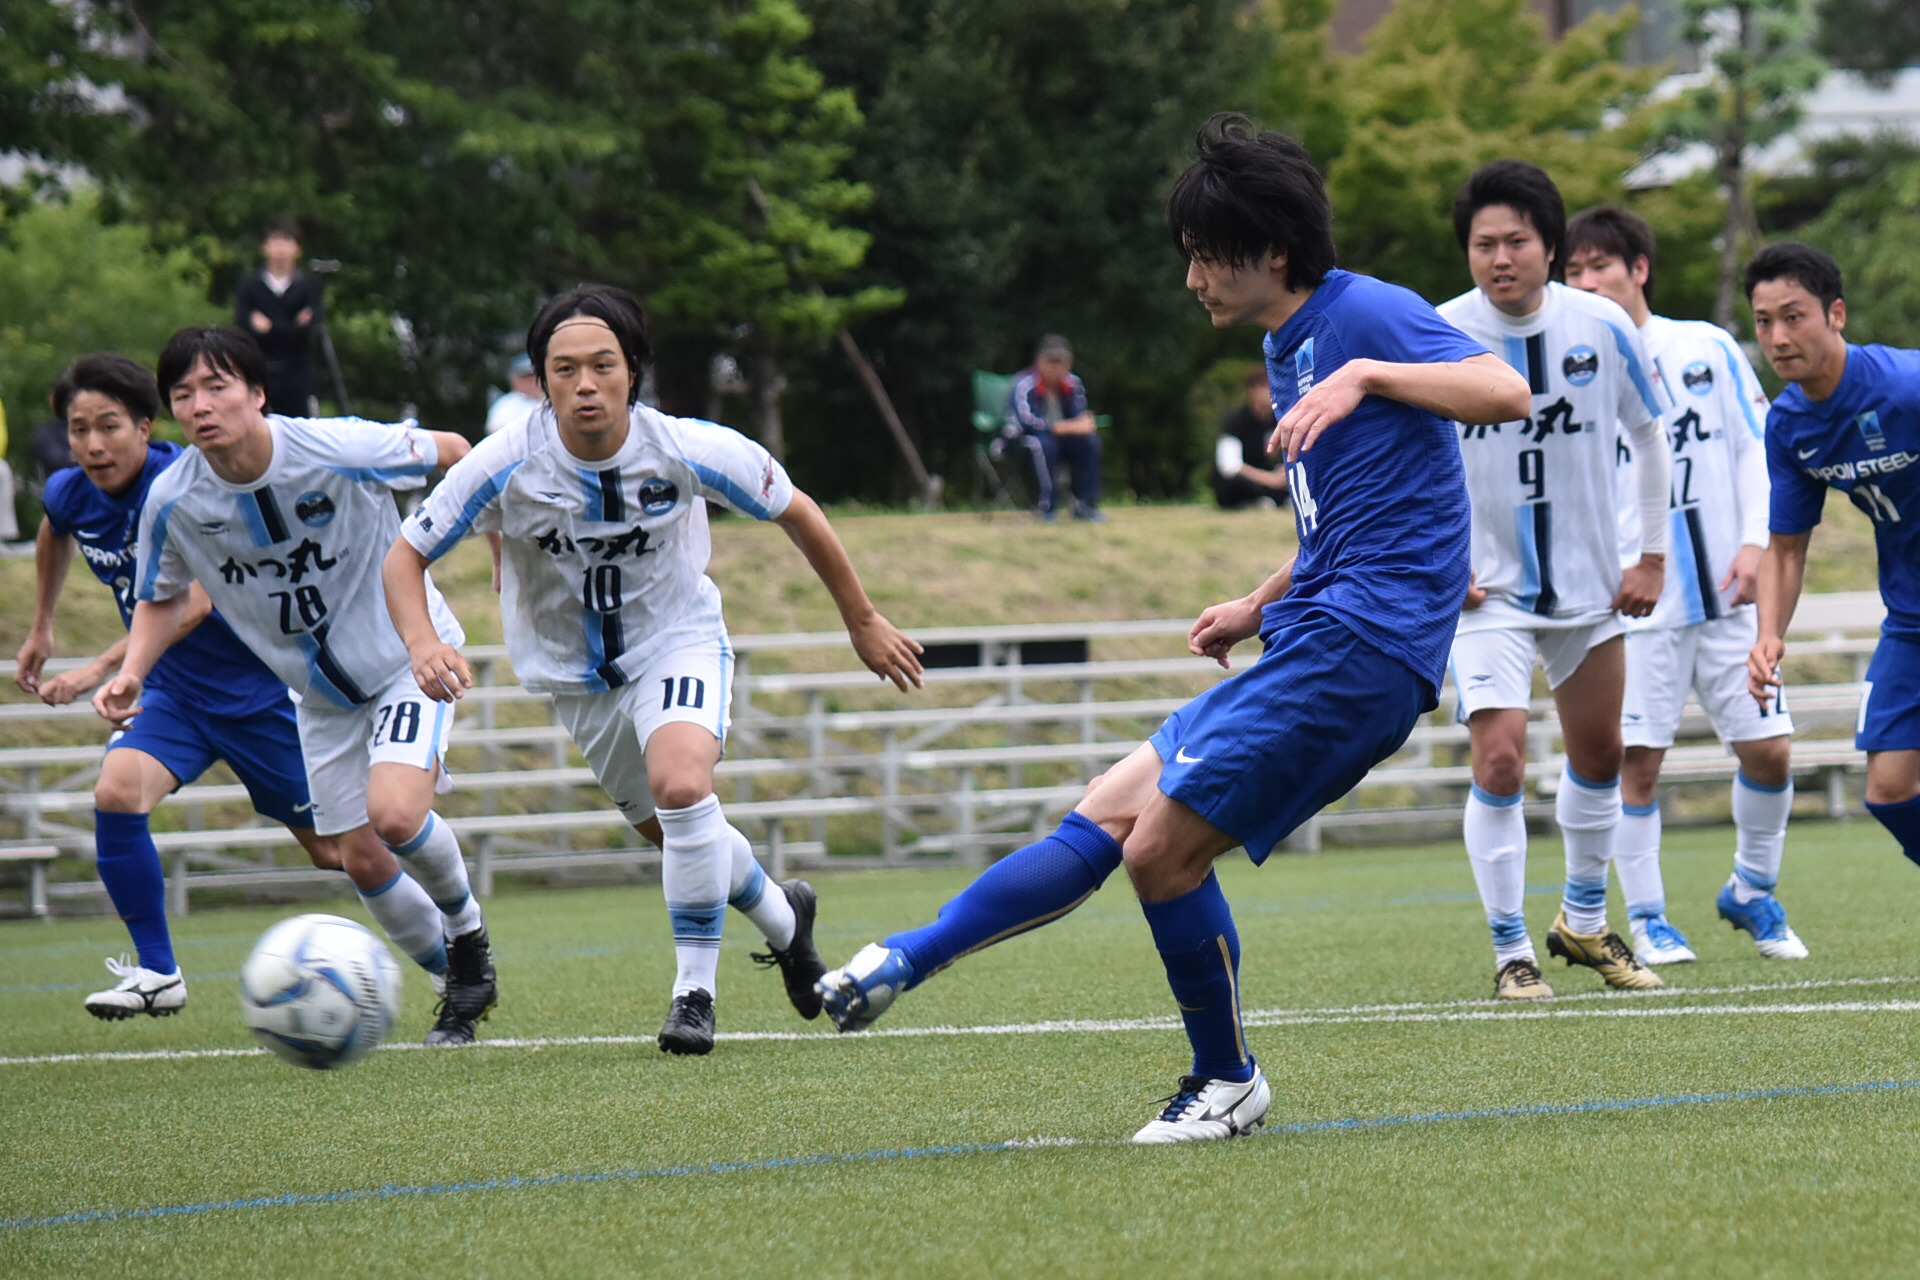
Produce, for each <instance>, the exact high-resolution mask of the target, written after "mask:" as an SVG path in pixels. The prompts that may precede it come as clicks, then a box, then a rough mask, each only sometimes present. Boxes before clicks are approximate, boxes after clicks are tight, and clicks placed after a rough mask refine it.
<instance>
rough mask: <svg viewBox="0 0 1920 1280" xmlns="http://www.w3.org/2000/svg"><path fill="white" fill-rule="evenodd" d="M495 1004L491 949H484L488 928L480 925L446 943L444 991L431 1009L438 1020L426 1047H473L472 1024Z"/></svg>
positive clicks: (435, 1021) (497, 992) (497, 997)
mask: <svg viewBox="0 0 1920 1280" xmlns="http://www.w3.org/2000/svg"><path fill="white" fill-rule="evenodd" d="M498 1000H499V989H498V987H497V986H496V985H495V983H494V974H493V948H492V947H490V946H488V945H487V928H486V926H485V925H482V926H480V927H479V928H478V929H473V930H470V931H468V932H466V933H463V934H461V935H460V936H459V937H457V938H455V939H453V940H452V941H450V942H448V943H447V976H446V988H445V990H444V992H443V993H442V994H441V996H440V1003H439V1004H437V1005H435V1006H434V1013H435V1014H436V1015H437V1016H436V1017H435V1018H434V1020H433V1030H431V1031H429V1032H427V1039H426V1043H427V1044H429V1045H455V1044H472V1043H473V1035H474V1023H476V1022H479V1021H480V1020H481V1019H482V1018H484V1017H486V1016H487V1011H488V1010H489V1009H491V1008H493V1006H494V1005H495V1003H497V1002H498Z"/></svg>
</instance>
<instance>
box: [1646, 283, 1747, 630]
mask: <svg viewBox="0 0 1920 1280" xmlns="http://www.w3.org/2000/svg"><path fill="white" fill-rule="evenodd" d="M1640 336H1641V339H1642V340H1643V341H1644V342H1645V343H1646V348H1647V358H1648V359H1649V360H1651V361H1652V362H1653V366H1654V368H1655V370H1657V371H1658V372H1659V374H1660V380H1661V382H1662V384H1663V385H1664V386H1665V387H1666V388H1667V391H1668V393H1669V394H1670V395H1671V396H1672V399H1673V408H1672V411H1671V412H1669V413H1668V415H1667V417H1666V430H1667V440H1668V443H1669V444H1670V445H1671V446H1672V449H1673V488H1672V497H1671V499H1670V502H1671V511H1670V513H1669V515H1668V521H1669V524H1670V526H1671V527H1670V529H1669V531H1668V534H1667V582H1666V587H1665V588H1664V589H1663V590H1662V591H1661V592H1660V603H1659V605H1658V606H1656V607H1655V609H1654V611H1653V613H1652V614H1651V615H1649V616H1648V617H1645V618H1630V619H1627V628H1628V629H1629V630H1633V631H1646V630H1657V629H1663V628H1667V627H1686V626H1692V625H1693V624H1695V623H1699V622H1707V621H1710V620H1711V619H1714V618H1719V617H1724V616H1726V615H1727V614H1728V613H1730V612H1731V611H1732V610H1733V603H1732V599H1733V591H1732V589H1731V588H1729V589H1728V590H1727V591H1725V592H1722V591H1721V590H1720V583H1721V581H1722V580H1723V579H1725V578H1726V576H1727V571H1728V570H1729V569H1730V568H1731V567H1732V566H1733V558H1734V556H1735V555H1736V554H1737V553H1738V552H1739V550H1740V548H1741V547H1742V546H1756V547H1764V546H1766V545H1767V498H1768V490H1769V485H1768V481H1767V456H1766V434H1765V433H1766V421H1767V407H1768V403H1767V393H1766V392H1765V391H1763V390H1761V387H1760V379H1759V378H1758V377H1756V376H1755V375H1754V372H1753V365H1752V364H1750V363H1749V362H1748V360H1747V357H1746V353H1745V352H1743V351H1741V350H1740V346H1739V344H1738V343H1736V342H1735V341H1734V340H1733V338H1732V337H1731V336H1730V335H1729V334H1728V333H1727V331H1726V330H1724V329H1722V328H1720V327H1719V326H1718V325H1714V324H1708V323H1707V322H1705V321H1703V320H1669V319H1667V318H1666V317H1664V316H1654V317H1652V318H1651V319H1649V320H1648V321H1647V323H1646V325H1645V327H1643V328H1642V329H1641V330H1640ZM1622 472H1623V474H1622V475H1621V477H1620V479H1621V481H1622V483H1620V484H1619V485H1618V486H1617V497H1618V501H1619V503H1620V521H1621V526H1620V527H1621V544H1622V546H1621V550H1622V557H1623V559H1624V558H1625V557H1626V556H1628V555H1632V556H1637V555H1638V554H1639V523H1640V515H1639V507H1638V500H1637V497H1636V495H1635V494H1634V492H1633V486H1632V484H1631V483H1630V481H1631V477H1630V476H1627V475H1625V474H1624V472H1625V468H1622ZM1629 533H1631V537H1629Z"/></svg>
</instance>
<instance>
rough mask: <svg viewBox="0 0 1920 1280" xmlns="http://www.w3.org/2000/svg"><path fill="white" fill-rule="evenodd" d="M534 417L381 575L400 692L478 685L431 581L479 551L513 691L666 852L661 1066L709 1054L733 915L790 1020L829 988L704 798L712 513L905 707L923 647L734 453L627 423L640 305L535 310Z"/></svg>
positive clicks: (785, 898) (721, 681)
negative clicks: (441, 567) (750, 926)
mask: <svg viewBox="0 0 1920 1280" xmlns="http://www.w3.org/2000/svg"><path fill="white" fill-rule="evenodd" d="M527 354H528V355H529V356H531V357H532V359H533V367H534V369H535V371H536V372H537V373H538V374H539V377H540V383H541V386H542V387H543V388H544V389H545V391H546V394H547V403H546V404H544V405H542V406H541V407H540V408H539V409H537V410H535V412H534V413H533V415H532V416H531V417H530V418H529V419H528V420H527V421H526V423H524V424H523V425H521V426H518V427H514V428H512V429H510V430H507V431H502V432H500V433H499V434H497V435H493V436H489V437H488V438H487V439H486V440H484V441H482V442H481V444H480V445H479V447H477V448H476V449H475V450H474V451H473V453H472V454H470V455H469V456H468V457H467V458H466V459H465V460H463V461H462V462H460V463H459V464H458V465H457V466H455V467H454V468H453V469H452V470H451V471H449V472H448V473H447V477H446V479H445V480H443V481H442V482H441V484H440V486H439V487H438V488H437V489H435V490H434V491H433V494H432V496H430V497H429V498H428V499H427V501H426V503H425V505H423V506H422V507H421V508H420V509H419V510H418V511H416V512H415V513H414V514H413V515H412V516H411V517H409V518H408V520H407V521H406V523H405V525H404V526H402V529H401V534H402V536H401V538H400V539H399V540H398V541H396V542H394V543H393V546H392V550H391V552H390V554H389V555H388V556H387V563H386V587H387V599H388V601H389V603H390V607H391V608H392V610H393V620H394V624H395V625H396V626H397V627H399V629H400V634H401V636H402V637H403V638H404V639H405V641H406V645H407V649H408V652H409V654H410V661H411V663H412V670H413V675H414V679H415V680H416V681H417V682H418V684H419V687H420V688H421V689H423V690H425V691H426V693H427V694H428V696H430V697H432V698H434V699H436V700H437V701H439V702H441V703H442V704H444V703H447V702H450V701H452V700H454V699H457V698H459V697H460V696H461V694H462V693H463V692H464V691H465V690H466V689H467V688H469V687H470V686H471V685H472V684H473V674H472V671H471V669H470V668H469V666H468V665H467V661H466V659H465V658H463V657H461V656H460V651H459V647H458V641H457V639H453V638H449V637H448V636H447V634H446V632H445V631H443V630H441V629H439V628H437V627H435V626H434V623H433V616H432V611H431V609H430V603H431V602H430V598H429V585H428V578H427V576H426V570H427V566H428V565H429V564H431V563H432V562H433V561H435V560H438V559H439V558H440V557H441V556H444V555H446V554H447V552H449V551H451V550H453V548H454V546H455V545H457V544H458V543H459V542H460V540H461V539H462V538H464V537H466V536H467V535H469V534H471V533H474V532H483V533H488V534H498V535H499V537H500V543H501V562H500V563H501V595H500V612H501V620H502V626H503V629H504V630H505V632H506V640H507V653H508V655H509V656H510V657H511V658H512V660H513V669H514V673H515V674H516V675H517V676H518V677H519V678H520V682H521V684H523V685H524V686H526V687H527V688H528V689H530V690H533V691H534V692H537V693H544V694H547V695H549V696H551V697H552V699H553V708H554V712H555V715H556V716H557V717H558V719H559V720H560V722H561V723H562V724H564V725H565V726H566V728H567V732H568V733H569V734H570V735H571V736H572V738H573V740H574V742H575V744H576V745H578V746H579V748H580V751H581V753H582V754H583V755H585V756H586V758H587V763H588V764H589V765H590V766H592V768H593V772H594V776H595V777H597V778H599V780H600V785H601V786H602V787H604V788H605V789H606V791H607V794H608V796H610V797H611V798H612V800H613V802H614V803H615V804H616V805H618V806H619V808H620V812H621V813H622V814H623V815H625V817H626V818H627V820H628V821H630V822H632V823H633V825H634V826H635V827H636V828H637V829H638V830H639V831H640V833H641V834H642V835H644V836H646V837H647V839H648V840H650V841H652V842H653V843H654V844H656V845H658V846H659V847H660V850H661V857H660V868H661V871H660V878H661V881H662V884H663V887H664V888H665V890H666V897H667V910H668V913H669V915H670V916H671V918H672V923H673V945H674V956H675V960H676V962H677V966H678V972H677V973H676V974H675V977H674V982H673V1000H672V1004H671V1005H670V1007H669V1009H668V1012H667V1019H666V1024H665V1025H664V1026H663V1027H661V1029H660V1047H661V1049H663V1050H665V1051H666V1052H668V1053H696V1054H697V1053H706V1052H708V1051H709V1050H711V1049H712V1048H713V1027H714V1011H713V998H714V993H715V990H716V983H715V972H716V969H717V967H718V964H719V958H720V932H721V922H722V919H723V918H724V916H725V914H726V909H727V906H728V905H729V904H731V905H733V906H735V907H737V908H739V909H740V910H741V911H742V912H744V913H745V914H746V916H747V918H748V919H750V920H752V921H753V923H754V924H755V926H757V927H758V928H759V929H760V931H761V932H762V933H763V934H765V935H766V939H767V946H768V948H769V951H768V953H767V954H765V955H762V956H756V957H755V958H756V959H758V960H760V961H761V962H762V963H768V964H775V965H778V966H779V968H780V972H781V975H782V976H783V977H784V979H785V981H786V987H787V995H788V997H789V998H790V999H791V1000H792V1001H793V1006H794V1008H795V1009H797V1010H799V1012H800V1014H801V1016H802V1017H806V1018H814V1017H818V1016H819V1013H820V1000H819V996H818V995H817V994H816V993H815V992H814V989H813V984H814V981H815V979H817V978H818V977H819V976H820V975H821V974H822V973H823V972H825V969H826V966H825V965H823V964H821V962H820V956H819V953H818V952H816V951H815V950H814V945H813V918H814V909H815V899H814V892H813V889H812V887H811V886H809V885H808V884H807V883H806V881H804V880H789V881H787V882H786V883H785V884H782V885H779V886H771V885H769V884H768V883H767V878H766V875H765V873H764V872H762V871H761V870H760V865H759V863H757V862H755V861H754V857H753V848H752V846H751V844H749V843H748V841H747V838H746V837H745V836H744V835H742V834H741V833H740V832H739V831H738V830H736V829H735V828H734V827H733V826H732V825H730V824H729V823H728V822H727V818H726V814H725V813H723V812H722V811H721V808H720V800H719V797H717V796H716V795H714V794H713V770H714V766H715V765H716V764H717V763H719V760H720V754H721V749H722V747H723V746H724V744H725V742H726V736H727V723H728V714H727V708H728V704H729V701H730V692H731V686H732V681H733V653H732V650H731V649H730V648H729V647H728V644H727V627H726V621H725V619H724V618H723V617H722V616H721V612H720V592H719V589H718V588H717V587H715V586H714V584H713V580H712V579H711V578H709V577H707V573H706V570H707V560H708V557H709V555H710V554H711V551H712V544H711V540H710V537H709V534H708V530H707V508H706V504H707V503H708V502H710V501H711V502H718V503H720V504H722V505H724V506H726V507H728V508H729V509H731V510H734V511H738V512H740V513H741V514H742V515H747V516H752V517H753V518H754V519H756V520H772V521H774V522H775V523H777V524H779V525H780V527H781V528H782V529H783V530H785V531H786V533H787V535H788V536H789V537H790V538H792V539H793V541H794V544H795V545H796V546H798V547H799V548H800V551H801V553H802V554H804V555H805V556H806V558H807V562H808V563H809V564H811V565H812V566H813V570H814V572H815V573H817V574H819V576H820V580H821V581H822V582H823V583H825V584H826V587H827V590H828V591H829V592H831V593H832V595H833V600H834V603H835V604H836V605H838V606H839V608H840V616H841V617H842V618H843V619H844V620H845V621H846V624H847V634H848V635H849V636H850V637H851V638H852V640H853V647H854V651H855V652H856V653H858V654H859V655H860V660H861V661H862V662H864V663H865V664H866V665H867V667H868V669H870V670H872V671H874V672H876V673H878V674H879V675H880V676H882V677H883V678H885V679H890V680H892V681H893V682H894V684H896V685H897V686H899V687H900V688H901V689H902V690H905V689H908V688H910V687H917V686H918V685H919V684H920V680H921V670H920V661H919V658H918V657H917V655H918V654H919V652H920V646H919V645H917V644H915V643H914V642H913V641H911V640H909V639H908V638H907V637H906V636H904V635H902V634H901V633H900V632H899V631H898V630H896V629H895V628H894V627H893V625H892V624H891V623H889V622H888V621H887V620H886V619H885V618H883V617H881V616H880V614H879V613H878V612H876V611H875V609H874V607H873V603H872V601H870V600H868V599H867V593H866V591H865V590H864V589H862V587H861V585H860V578H859V576H858V575H857V574H856V573H855V572H854V570H853V564H852V562H851V561H849V560H848V559H847V553H846V549H845V548H844V547H843V546H841V544H840V539H839V537H838V536H837V535H836V534H835V533H834V532H833V528H832V526H831V525H829V524H828V523H827V520H826V517H825V516H824V515H822V514H821V511H820V508H819V507H818V506H817V505H816V504H815V503H814V501H813V500H812V499H811V498H809V497H807V496H806V495H805V494H804V493H801V492H799V491H798V490H796V489H795V488H794V487H793V483H792V481H790V480H789V479H788V478H787V473H786V471H785V469H783V468H782V467H781V466H780V464H779V463H778V462H776V461H774V459H773V457H772V455H771V454H769V453H768V452H767V451H766V450H765V449H763V448H761V447H760V446H759V445H758V444H755V443H754V442H753V441H751V440H749V439H747V438H746V437H745V436H743V435H741V434H740V433H739V432H737V431H731V430H728V429H727V428H725V427H720V426H715V425H714V424H713V423H711V422H701V421H698V420H696V419H691V418H670V417H667V416H666V415H665V414H662V413H659V412H657V411H655V410H653V409H650V408H648V407H647V406H645V405H643V404H640V403H638V401H639V391H640V381H641V377H642V375H643V374H644V372H645V369H646V365H647V361H648V359H649V357H650V347H649V345H648V341H647V327H646V320H645V318H644V316H643V315H642V313H641V310H640V304H639V303H637V302H636V301H634V299H633V297H632V296H631V295H629V294H627V293H626V292H624V291H622V290H620V289H615V288H612V287H610V286H607V285H582V286H580V287H579V288H577V289H572V290H569V291H568V292H566V293H563V294H561V295H560V296H559V297H557V298H555V299H554V300H553V301H551V302H549V303H548V304H547V305H546V306H545V307H544V308H542V309H541V311H540V314H539V315H538V316H537V317H536V318H535V319H534V322H533V326H532V328H531V329H529V330H528V332H527Z"/></svg>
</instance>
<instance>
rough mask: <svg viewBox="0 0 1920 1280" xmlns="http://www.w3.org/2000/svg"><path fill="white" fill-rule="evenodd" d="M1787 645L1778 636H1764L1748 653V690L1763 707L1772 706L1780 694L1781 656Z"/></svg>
mask: <svg viewBox="0 0 1920 1280" xmlns="http://www.w3.org/2000/svg"><path fill="white" fill-rule="evenodd" d="M1786 651H1787V646H1786V644H1785V642H1784V641H1782V640H1781V639H1780V638H1779V637H1777V636H1762V637H1760V642H1759V643H1758V644H1756V645H1754V646H1753V649H1752V651H1751V652H1749V653H1748V654H1747V692H1748V693H1750V694H1752V695H1753V700H1754V701H1755V702H1757V703H1759V704H1760V705H1761V706H1762V707H1771V706H1772V705H1773V702H1774V699H1775V698H1777V697H1778V696H1779V689H1780V658H1781V656H1782V655H1784V654H1785V653H1786Z"/></svg>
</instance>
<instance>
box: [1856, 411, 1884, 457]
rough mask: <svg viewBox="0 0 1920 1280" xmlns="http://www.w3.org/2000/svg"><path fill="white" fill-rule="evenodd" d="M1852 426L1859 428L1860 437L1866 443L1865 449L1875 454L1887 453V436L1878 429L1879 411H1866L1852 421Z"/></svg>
mask: <svg viewBox="0 0 1920 1280" xmlns="http://www.w3.org/2000/svg"><path fill="white" fill-rule="evenodd" d="M1853 425H1854V426H1856V427H1859V428H1860V437H1861V439H1863V440H1865V441H1866V442H1867V448H1869V449H1871V450H1873V451H1874V452H1875V453H1885V452H1886V451H1887V435H1886V432H1884V431H1882V430H1881V429H1880V411H1879V410H1878V409H1869V410H1867V411H1866V412H1865V413H1863V414H1861V415H1860V416H1859V417H1857V418H1855V419H1854V420H1853Z"/></svg>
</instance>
